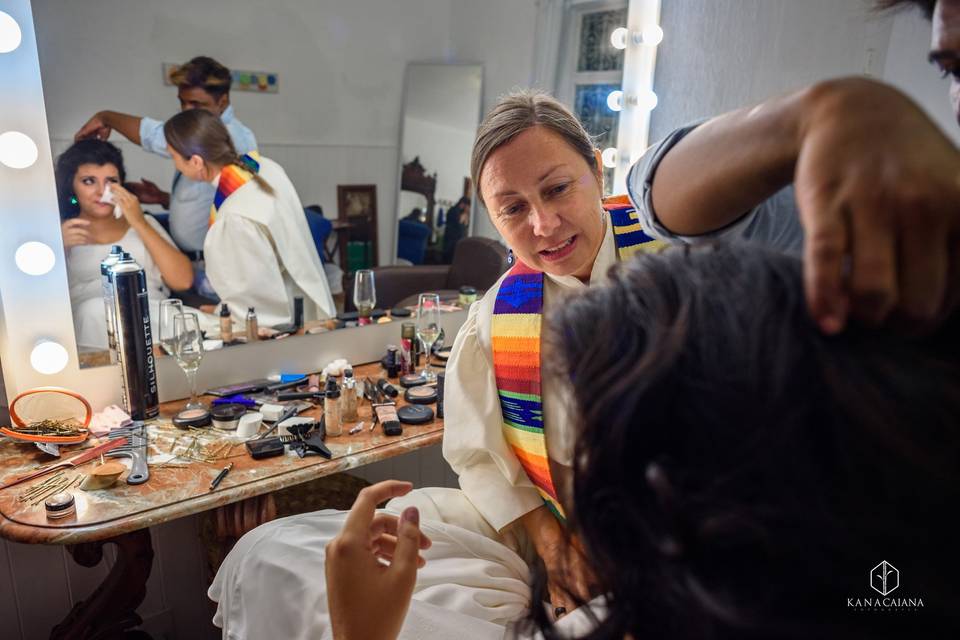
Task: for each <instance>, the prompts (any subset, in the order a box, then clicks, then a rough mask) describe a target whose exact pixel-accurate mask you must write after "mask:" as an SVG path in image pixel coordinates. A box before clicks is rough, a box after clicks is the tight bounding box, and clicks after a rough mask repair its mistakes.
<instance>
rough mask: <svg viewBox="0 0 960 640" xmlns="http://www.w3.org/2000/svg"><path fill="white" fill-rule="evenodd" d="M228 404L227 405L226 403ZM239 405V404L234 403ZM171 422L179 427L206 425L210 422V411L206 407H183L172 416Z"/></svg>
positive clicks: (188, 427)
mask: <svg viewBox="0 0 960 640" xmlns="http://www.w3.org/2000/svg"><path fill="white" fill-rule="evenodd" d="M227 406H229V405H227ZM235 406H239V405H235ZM173 424H175V425H176V426H178V427H180V428H181V429H190V428H196V427H206V426H207V425H209V424H210V412H209V411H207V410H206V409H201V408H198V409H184V410H183V411H181V412H180V413H178V414H177V415H175V416H174V417H173Z"/></svg>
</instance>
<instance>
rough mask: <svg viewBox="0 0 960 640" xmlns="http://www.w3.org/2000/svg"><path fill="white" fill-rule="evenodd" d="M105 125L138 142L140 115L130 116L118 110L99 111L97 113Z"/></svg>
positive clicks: (131, 140) (135, 142)
mask: <svg viewBox="0 0 960 640" xmlns="http://www.w3.org/2000/svg"><path fill="white" fill-rule="evenodd" d="M97 115H98V116H100V120H102V121H103V123H104V124H105V125H107V126H108V127H110V128H111V129H113V130H114V131H117V132H119V133H120V134H121V135H122V136H123V137H124V138H126V139H127V140H129V141H130V142H133V143H134V144H140V120H142V118H141V117H140V116H131V115H129V114H126V113H120V112H118V111H101V112H100V113H98V114H97Z"/></svg>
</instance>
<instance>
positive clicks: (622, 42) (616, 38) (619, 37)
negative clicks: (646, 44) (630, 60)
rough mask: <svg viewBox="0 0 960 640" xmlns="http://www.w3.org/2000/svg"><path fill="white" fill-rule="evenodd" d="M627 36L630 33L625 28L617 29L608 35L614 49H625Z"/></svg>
mask: <svg viewBox="0 0 960 640" xmlns="http://www.w3.org/2000/svg"><path fill="white" fill-rule="evenodd" d="M629 35H630V31H629V30H628V29H627V28H626V27H617V28H616V29H614V30H613V33H611V34H610V44H612V45H613V48H614V49H626V48H627V36H629Z"/></svg>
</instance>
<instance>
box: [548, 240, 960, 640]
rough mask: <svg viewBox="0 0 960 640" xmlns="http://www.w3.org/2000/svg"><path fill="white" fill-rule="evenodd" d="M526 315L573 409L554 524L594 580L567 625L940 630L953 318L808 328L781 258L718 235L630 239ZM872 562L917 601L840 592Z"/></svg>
mask: <svg viewBox="0 0 960 640" xmlns="http://www.w3.org/2000/svg"><path fill="white" fill-rule="evenodd" d="M548 322H549V324H548V329H547V334H546V339H547V341H548V351H547V352H548V353H552V354H554V356H553V358H552V360H550V361H548V363H547V375H548V376H549V377H550V380H551V382H552V383H554V384H563V385H565V386H567V387H568V389H569V392H570V394H571V395H572V397H573V400H574V404H575V409H574V415H575V421H576V423H577V428H578V431H577V434H578V438H577V444H576V449H575V458H574V460H575V463H574V464H575V468H574V483H573V496H572V510H571V509H568V513H570V512H571V511H572V516H571V520H570V523H569V524H570V530H571V531H572V532H573V534H574V535H576V536H578V537H579V539H580V541H581V542H582V543H583V546H584V548H585V552H586V555H587V557H588V559H589V562H590V565H591V566H592V567H593V570H594V572H595V575H596V576H597V579H598V580H599V585H598V586H599V588H600V593H604V594H606V595H607V597H608V598H609V611H608V613H607V615H606V616H605V617H603V619H602V621H601V622H600V625H599V627H598V628H597V630H596V631H595V632H594V633H592V634H591V635H589V636H587V637H589V638H592V639H598V638H605V639H616V640H622V639H623V638H625V637H627V636H628V634H629V637H632V638H635V639H637V640H649V639H651V638H683V639H688V638H703V639H715V638H811V637H816V638H825V637H844V638H850V637H886V636H888V635H890V636H897V637H901V638H902V637H910V634H907V635H906V636H905V635H903V633H904V632H905V631H906V630H911V631H913V632H915V631H916V630H917V629H920V628H923V627H924V626H927V627H929V628H930V629H941V630H945V629H946V628H947V627H945V626H943V625H950V628H953V629H954V630H955V631H956V629H957V628H958V623H960V608H958V607H957V602H958V601H960V599H958V595H960V579H958V578H957V576H956V568H957V566H958V565H957V564H956V559H957V551H956V547H957V541H956V528H955V527H954V525H953V522H954V521H955V519H956V518H955V513H956V511H957V508H958V505H960V500H958V498H960V437H958V435H960V428H958V422H960V364H958V363H960V351H958V346H957V344H958V341H957V340H955V338H956V337H957V331H956V329H957V323H956V322H955V321H954V322H952V325H951V326H949V327H947V328H946V329H945V330H944V332H943V335H942V336H938V337H937V338H933V339H929V340H926V341H923V342H917V341H910V340H908V339H906V338H904V337H901V336H898V335H894V334H892V333H889V332H884V331H876V330H869V329H865V328H861V327H856V326H851V327H850V328H849V329H848V330H846V331H845V332H843V333H842V334H841V335H838V336H834V337H828V336H825V335H823V334H822V333H821V332H820V331H818V329H817V327H816V326H815V325H814V323H813V322H812V321H811V320H810V318H809V316H808V314H807V310H806V305H805V302H804V298H803V292H802V285H801V265H800V262H799V260H797V259H795V258H791V257H786V256H782V255H778V254H774V253H770V252H766V251H763V250H758V249H756V248H745V247H742V246H736V245H733V246H725V247H706V248H697V249H693V248H674V249H670V250H668V251H666V252H664V253H662V254H660V255H653V256H642V257H640V258H637V259H635V260H634V261H632V262H630V263H627V264H623V265H621V266H620V267H618V268H617V269H615V270H614V272H613V273H612V276H611V281H610V283H609V284H608V285H606V286H601V287H597V288H592V289H590V290H589V291H587V292H586V293H585V294H584V295H582V296H579V297H577V298H576V299H573V300H570V301H569V302H567V303H566V304H564V305H562V306H559V305H558V307H557V308H556V309H555V311H554V312H552V314H551V316H550V317H549V321H548ZM951 338H952V339H953V340H951ZM568 506H569V505H568ZM884 560H886V561H888V562H889V563H890V564H892V565H893V566H895V567H896V568H897V569H899V572H900V586H899V591H898V592H894V593H891V594H890V595H891V596H893V597H900V598H922V600H923V604H924V606H923V608H918V609H917V610H909V608H908V610H907V611H896V612H893V613H890V612H884V611H866V612H863V611H861V610H858V609H857V608H856V607H850V606H849V602H848V598H861V599H862V598H868V597H871V596H878V595H879V594H877V593H876V592H874V591H873V590H872V589H871V588H870V576H871V569H872V568H873V567H875V566H876V565H878V564H879V563H881V562H882V561H884ZM544 584H545V581H544V580H543V575H542V573H541V574H540V575H539V577H538V580H537V592H536V593H535V596H534V602H539V601H541V600H542V599H543V596H544V595H545V590H544ZM855 603H856V601H854V604H855ZM861 603H862V600H861ZM531 611H532V613H531V616H532V618H533V620H534V621H535V623H536V624H537V625H538V626H539V627H540V628H541V629H542V630H543V631H544V633H545V635H546V636H547V637H548V638H553V637H556V635H555V632H554V631H553V630H552V628H551V627H550V624H549V622H548V621H547V620H546V614H545V613H544V612H543V609H542V607H539V606H533V607H532V608H531ZM937 625H939V626H937ZM912 637H920V636H918V635H916V634H915V633H914V634H913V636H912ZM930 637H932V636H930ZM954 637H956V634H955V633H954Z"/></svg>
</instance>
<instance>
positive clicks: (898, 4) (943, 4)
mask: <svg viewBox="0 0 960 640" xmlns="http://www.w3.org/2000/svg"><path fill="white" fill-rule="evenodd" d="M876 5H877V7H878V8H879V9H906V8H909V7H916V8H917V9H919V10H920V11H922V12H923V14H924V15H925V16H926V17H927V19H928V20H930V21H931V22H932V28H933V32H932V34H931V38H930V53H929V55H928V59H929V60H930V62H931V63H932V64H934V65H936V66H937V68H938V69H940V72H941V73H942V74H943V75H944V77H949V78H950V105H951V106H952V107H953V113H954V116H955V117H956V118H957V121H958V123H960V0H876Z"/></svg>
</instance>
